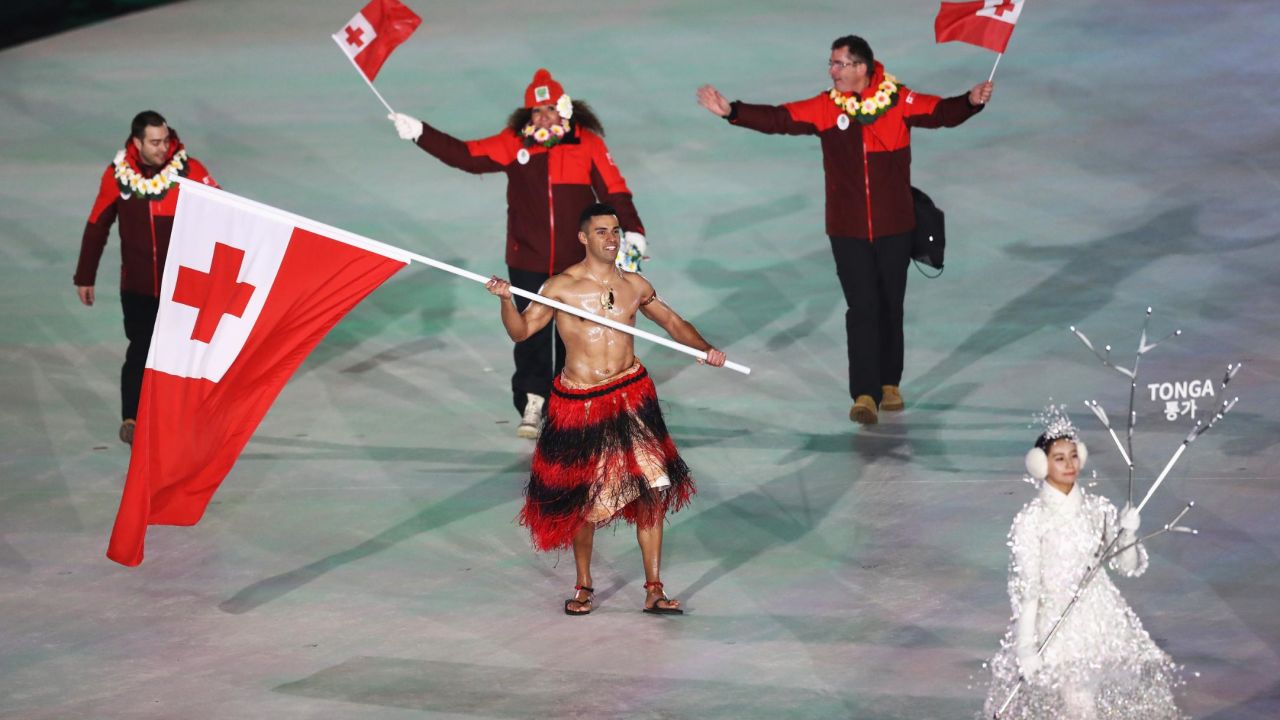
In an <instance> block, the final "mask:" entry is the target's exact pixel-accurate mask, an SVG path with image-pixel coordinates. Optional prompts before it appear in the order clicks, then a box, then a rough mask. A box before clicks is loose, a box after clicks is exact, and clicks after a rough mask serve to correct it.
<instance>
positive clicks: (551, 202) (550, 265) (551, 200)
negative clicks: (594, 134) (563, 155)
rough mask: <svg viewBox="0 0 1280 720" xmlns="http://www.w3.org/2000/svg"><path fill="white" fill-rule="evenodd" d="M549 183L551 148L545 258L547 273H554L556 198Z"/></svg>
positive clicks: (548, 182)
mask: <svg viewBox="0 0 1280 720" xmlns="http://www.w3.org/2000/svg"><path fill="white" fill-rule="evenodd" d="M551 188H552V184H551V150H550V149H548V150H547V220H548V223H549V224H550V226H551V243H550V245H551V256H550V257H549V258H548V259H547V275H554V274H555V273H556V200H555V194H554V191H552V189H551Z"/></svg>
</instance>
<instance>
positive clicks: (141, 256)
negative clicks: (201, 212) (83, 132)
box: [73, 129, 218, 297]
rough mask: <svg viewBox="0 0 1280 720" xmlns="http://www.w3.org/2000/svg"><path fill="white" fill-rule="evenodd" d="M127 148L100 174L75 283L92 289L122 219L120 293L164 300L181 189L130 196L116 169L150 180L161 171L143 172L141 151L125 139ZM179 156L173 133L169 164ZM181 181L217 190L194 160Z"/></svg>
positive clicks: (172, 187)
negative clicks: (162, 288)
mask: <svg viewBox="0 0 1280 720" xmlns="http://www.w3.org/2000/svg"><path fill="white" fill-rule="evenodd" d="M124 147H125V149H124V150H122V151H121V152H120V153H119V154H117V156H116V161H115V162H113V163H112V164H110V165H108V166H107V169H106V170H104V171H103V172H102V181H101V182H100V183H99V185H98V197H97V199H96V200H94V201H93V210H92V211H90V213H89V222H88V223H86V224H85V227H84V237H83V238H82V239H81V240H80V261H79V263H78V264H77V265H76V274H75V277H74V278H73V281H74V282H75V284H76V285H81V286H92V285H94V284H95V283H96V280H97V275H98V261H99V260H100V259H101V258H102V250H103V248H105V247H106V245H107V238H108V236H109V235H110V234H111V223H113V222H115V220H116V218H117V217H118V218H119V219H120V259H121V263H120V289H121V290H122V291H124V292H130V293H135V294H138V295H150V296H152V297H159V296H160V277H161V275H163V274H164V259H165V257H166V256H167V255H168V253H169V233H170V232H172V231H173V213H174V211H175V210H177V208H178V186H177V184H176V183H175V184H172V185H170V186H169V188H168V189H167V190H164V191H162V192H161V193H160V194H147V195H145V196H144V195H142V194H140V193H136V192H132V191H131V189H130V188H129V187H128V185H126V184H123V183H122V181H121V180H120V179H118V178H117V177H116V176H117V175H118V174H119V173H118V172H117V166H119V167H121V168H124V167H125V166H127V167H128V168H131V169H133V170H134V171H137V172H140V173H141V174H142V176H143V177H145V178H151V177H154V176H155V175H156V173H158V172H159V171H160V170H161V169H162V168H155V169H147V168H143V167H141V165H140V162H139V155H138V149H137V148H136V147H134V144H133V141H132V139H130V140H126V141H125V146H124ZM179 152H183V153H185V150H184V148H183V146H182V142H181V141H180V140H178V134H177V133H176V132H174V131H173V130H172V129H170V130H169V154H168V155H167V156H166V157H165V160H164V162H165V165H166V166H168V164H169V163H170V162H171V161H172V160H173V158H174V156H175V155H177V154H178V153H179ZM177 174H178V175H180V176H182V177H187V178H191V179H192V180H199V181H200V182H202V183H204V184H206V185H212V186H214V187H217V186H218V183H216V182H214V179H213V178H212V177H210V176H209V171H208V170H206V169H205V167H204V165H202V164H201V163H200V161H199V160H196V159H195V158H193V157H188V158H186V162H185V163H184V164H183V167H182V169H180V170H178V171H177Z"/></svg>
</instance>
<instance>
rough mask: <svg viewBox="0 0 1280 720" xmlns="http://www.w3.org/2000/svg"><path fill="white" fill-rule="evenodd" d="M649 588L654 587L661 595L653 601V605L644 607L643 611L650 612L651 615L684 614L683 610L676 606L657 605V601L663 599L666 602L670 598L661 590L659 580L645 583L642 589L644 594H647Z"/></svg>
mask: <svg viewBox="0 0 1280 720" xmlns="http://www.w3.org/2000/svg"><path fill="white" fill-rule="evenodd" d="M649 588H654V589H655V590H657V591H658V592H659V593H661V595H660V597H658V599H656V600H654V601H653V605H651V606H649V607H646V608H645V609H644V612H647V613H651V614H653V615H683V614H684V610H682V609H680V608H678V607H659V606H658V603H660V602H664V601H665V602H668V603H669V602H671V599H670V598H668V597H667V594H666V593H665V592H663V591H662V583H660V582H647V583H645V584H644V589H645V593H646V594H648V591H649Z"/></svg>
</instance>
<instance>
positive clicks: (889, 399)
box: [880, 385, 906, 412]
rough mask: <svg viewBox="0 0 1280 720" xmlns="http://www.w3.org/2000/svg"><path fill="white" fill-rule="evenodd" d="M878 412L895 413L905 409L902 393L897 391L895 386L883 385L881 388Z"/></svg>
mask: <svg viewBox="0 0 1280 720" xmlns="http://www.w3.org/2000/svg"><path fill="white" fill-rule="evenodd" d="M880 389H881V391H882V394H881V396H880V411H881V412H897V411H899V410H901V409H902V408H904V407H906V403H904V402H902V393H901V392H900V391H899V390H898V386H897V385H884V386H882V387H881V388H880Z"/></svg>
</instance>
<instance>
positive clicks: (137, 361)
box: [120, 291, 160, 420]
mask: <svg viewBox="0 0 1280 720" xmlns="http://www.w3.org/2000/svg"><path fill="white" fill-rule="evenodd" d="M120 309H121V310H123V311H124V336H125V337H126V338H128V339H129V347H128V349H126V350H125V351H124V365H122V366H121V367H120V406H121V409H120V417H121V418H122V419H124V420H131V419H135V418H137V417H138V396H139V395H141V394H142V370H143V369H144V368H145V367H146V365H147V351H149V350H150V349H151V331H153V330H155V327H156V312H157V311H158V310H159V309H160V298H154V297H151V296H150V295H137V294H134V293H130V292H124V291H121V292H120Z"/></svg>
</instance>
